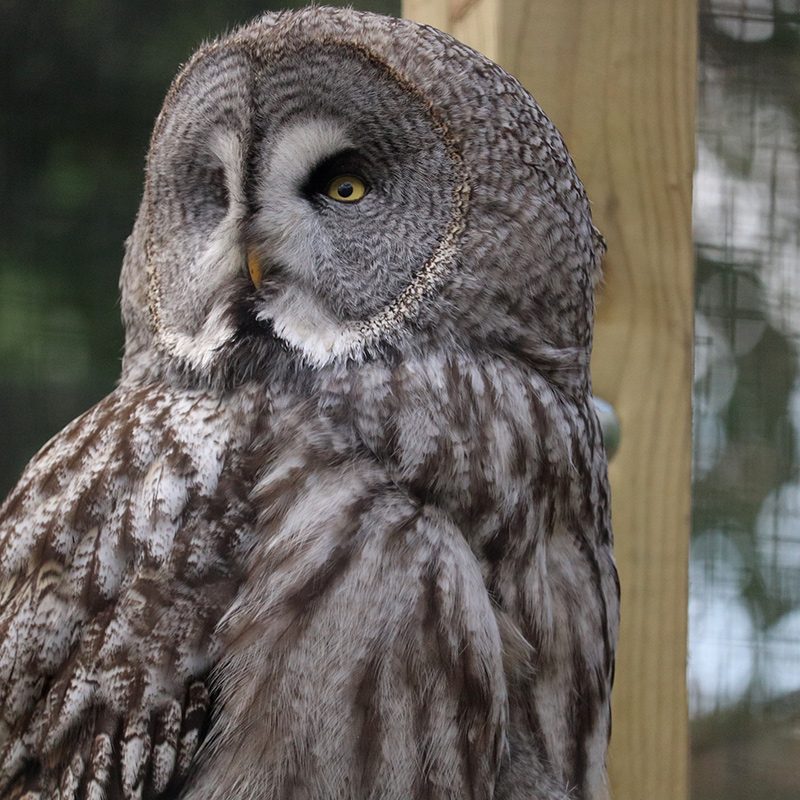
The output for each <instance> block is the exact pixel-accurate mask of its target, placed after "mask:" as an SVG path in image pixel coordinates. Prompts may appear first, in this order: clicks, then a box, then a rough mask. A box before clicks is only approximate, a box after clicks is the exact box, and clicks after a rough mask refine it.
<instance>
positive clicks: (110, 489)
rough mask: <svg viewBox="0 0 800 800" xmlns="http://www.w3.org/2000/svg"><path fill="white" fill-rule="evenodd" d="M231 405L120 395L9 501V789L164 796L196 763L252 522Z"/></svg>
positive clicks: (2, 715) (0, 713)
mask: <svg viewBox="0 0 800 800" xmlns="http://www.w3.org/2000/svg"><path fill="white" fill-rule="evenodd" d="M231 413H232V412H231V411H230V410H229V409H226V408H223V407H221V406H220V404H219V403H215V402H212V401H211V400H210V399H209V398H207V397H204V396H203V395H201V394H196V395H192V394H189V393H186V392H183V393H175V392H172V391H171V390H169V389H159V388H157V387H153V386H150V387H144V388H140V389H137V390H136V391H133V390H128V391H123V390H117V391H116V392H114V393H113V394H111V395H109V396H108V397H107V398H106V399H105V400H103V401H101V402H100V403H99V404H98V405H97V406H96V407H95V408H93V409H92V410H91V411H89V412H87V413H86V414H85V415H83V416H82V417H80V418H79V419H77V420H76V421H75V422H73V423H72V424H71V425H69V426H68V427H67V428H66V429H65V430H64V431H62V432H61V433H60V434H58V435H57V436H56V437H55V438H54V439H53V440H52V441H51V442H50V443H49V444H48V445H46V446H45V447H44V448H43V449H42V451H40V452H39V453H38V454H37V456H36V457H35V458H34V459H33V461H32V462H31V463H30V465H29V466H28V467H27V469H26V471H25V473H24V474H23V476H22V478H21V480H20V482H19V484H18V485H17V487H16V488H15V489H14V491H13V492H12V494H11V495H10V496H9V498H8V499H7V501H6V502H5V504H4V505H3V507H2V509H0V795H2V796H3V797H17V796H23V795H24V796H26V797H28V796H30V797H36V796H41V797H56V796H57V797H59V798H62V800H66V799H67V798H72V797H98V798H100V797H105V798H114V797H125V798H142V797H144V798H153V797H157V796H159V795H160V794H161V793H162V792H164V790H165V789H166V788H167V787H168V786H170V787H172V788H174V787H175V785H176V784H177V783H179V782H180V781H181V779H182V777H183V776H184V775H185V773H186V769H187V767H188V763H189V761H190V760H191V758H192V756H193V754H194V751H195V749H196V747H197V745H198V743H199V739H200V737H201V735H202V731H203V726H204V719H205V711H206V707H207V692H206V688H205V686H204V684H203V680H204V678H205V676H206V675H207V673H208V670H209V668H210V666H211V665H212V663H213V660H214V658H215V652H214V640H213V630H214V627H215V625H216V623H217V621H218V619H219V617H220V616H221V614H222V613H223V612H224V610H225V608H226V607H227V606H228V604H229V603H230V601H231V598H232V596H233V594H234V592H235V587H236V585H237V582H238V577H239V576H238V574H237V567H236V552H237V547H238V546H239V544H240V539H241V537H242V535H243V531H246V530H247V527H248V524H249V522H248V505H247V503H246V500H245V495H246V490H247V487H246V486H245V485H244V481H243V480H241V478H242V470H243V469H244V467H243V463H244V462H243V460H242V458H241V457H240V453H241V447H240V445H241V442H239V441H238V440H236V439H235V438H234V437H235V436H241V432H240V431H241V425H237V424H232V423H233V422H236V421H238V420H232V419H231V418H230V416H231ZM26 792H30V793H31V794H29V795H28V794H26Z"/></svg>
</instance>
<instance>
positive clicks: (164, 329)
mask: <svg viewBox="0 0 800 800" xmlns="http://www.w3.org/2000/svg"><path fill="white" fill-rule="evenodd" d="M600 249H601V244H600V240H599V237H598V236H597V233H596V231H595V230H594V228H593V227H592V224H591V217H590V212H589V207H588V203H587V200H586V197H585V194H584V191H583V188H582V186H581V183H580V181H579V180H578V178H577V176H576V175H575V171H574V168H573V165H572V162H571V160H570V158H569V156H568V154H567V152H566V149H565V147H564V144H563V142H562V140H561V137H560V136H559V134H558V132H557V131H556V130H555V128H554V127H553V125H552V124H551V123H550V121H549V120H548V119H547V118H546V117H545V116H544V114H543V113H542V111H541V110H540V109H539V107H538V105H537V104H536V103H535V101H534V100H533V99H532V98H531V96H530V95H529V94H528V93H527V92H526V91H525V90H524V89H522V87H521V86H520V85H519V84H518V83H517V81H515V80H514V79H513V78H511V77H510V76H509V75H508V74H506V73H505V72H504V71H503V70H502V69H500V68H499V67H498V66H497V65H495V64H493V63H492V62H490V61H488V60H487V59H486V58H484V57H483V56H481V55H479V54H478V53H476V52H474V51H473V50H471V49H469V48H467V47H465V46H464V45H462V44H460V43H458V42H457V41H455V40H453V39H452V38H450V37H449V36H447V35H445V34H443V33H440V32H438V31H436V30H434V29H432V28H428V27H424V26H419V25H416V24H414V23H412V22H408V21H404V20H397V19H390V18H386V17H380V16H375V15H372V14H364V13H358V12H354V11H349V10H341V9H326V8H307V9H304V10H301V11H296V12H289V13H283V14H278V15H267V16H264V17H262V18H260V19H258V20H256V21H255V22H253V23H251V24H250V25H248V26H246V27H244V28H242V29H240V30H239V31H237V32H235V33H234V34H232V35H231V36H229V37H227V38H224V39H221V40H219V41H216V42H213V43H211V44H209V45H207V46H205V47H203V48H202V49H200V50H199V51H198V52H197V53H196V54H195V56H194V57H193V58H192V60H191V61H190V62H189V64H188V65H187V66H186V67H185V68H184V69H183V71H182V72H181V73H180V74H179V75H178V77H177V78H176V80H175V81H174V83H173V85H172V87H171V89H170V91H169V93H168V95H167V98H166V101H165V103H164V107H163V109H162V111H161V114H160V116H159V118H158V120H157V122H156V126H155V130H154V132H153V137H152V141H151V146H150V152H149V156H148V161H147V169H146V181H145V189H144V196H143V199H142V204H141V207H140V210H139V214H138V217H137V221H136V225H135V228H134V232H133V234H132V236H131V238H130V240H129V242H128V248H127V252H126V258H125V264H124V267H123V274H122V280H121V288H122V304H123V316H124V320H125V324H126V332H127V341H126V354H125V364H124V374H126V375H129V376H133V377H136V376H140V375H143V374H148V375H152V373H153V370H155V371H157V372H168V371H170V370H177V371H179V372H180V373H182V374H184V375H188V376H190V379H192V380H198V381H206V380H208V379H209V376H210V375H212V374H215V373H219V372H220V371H222V372H225V371H226V370H227V372H228V374H230V364H236V365H238V366H237V368H239V367H241V368H242V369H244V370H245V371H246V372H247V374H249V375H253V374H257V373H258V372H259V370H261V369H268V359H266V358H264V357H263V354H264V353H265V352H267V351H268V348H266V345H267V344H268V343H271V344H272V345H273V346H275V345H276V344H278V345H280V346H281V347H282V348H284V349H285V350H287V351H288V352H289V353H290V354H292V355H293V357H295V358H296V360H297V362H298V364H304V365H305V366H306V367H307V368H308V369H324V368H325V367H326V366H328V365H331V364H335V363H341V362H347V361H350V360H355V361H358V360H363V359H369V358H380V357H381V354H382V353H384V352H386V351H387V349H391V350H393V351H398V350H399V351H400V352H403V351H408V350H414V349H419V348H422V349H424V348H426V347H430V346H444V347H449V348H454V349H462V350H469V351H470V352H481V351H488V352H491V353H492V354H495V355H497V356H499V357H508V358H517V359H524V360H525V361H526V362H528V363H529V364H530V366H531V367H532V368H534V369H541V370H548V371H552V373H553V375H554V376H556V378H557V379H558V380H561V381H563V382H565V383H570V382H572V383H575V382H577V383H578V384H581V385H584V384H585V381H586V371H587V364H588V351H589V348H590V346H591V326H592V307H593V300H592V297H593V289H594V285H595V283H596V279H597V275H598V272H599V266H598V265H599V256H600ZM259 359H260V360H259Z"/></svg>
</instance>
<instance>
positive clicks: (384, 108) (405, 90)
mask: <svg viewBox="0 0 800 800" xmlns="http://www.w3.org/2000/svg"><path fill="white" fill-rule="evenodd" d="M341 174H344V175H345V176H346V177H347V178H348V180H349V181H350V183H349V184H348V186H350V189H352V187H353V186H356V187H357V186H358V185H359V183H358V181H359V180H360V178H356V179H354V178H352V177H351V176H354V175H355V176H364V183H365V184H366V185H367V186H368V189H369V191H368V193H366V194H365V196H364V197H363V199H359V201H358V202H345V201H346V200H347V199H348V198H347V197H346V196H342V197H338V198H334V196H333V195H332V194H331V190H330V189H326V187H329V186H332V185H334V184H336V176H337V175H341ZM336 185H337V186H338V185H339V184H336ZM326 191H327V194H326ZM345 191H348V190H345ZM253 253H255V254H256V256H253V255H252V254H253ZM248 254H250V255H248ZM598 256H599V244H598V241H597V238H596V235H595V232H594V230H593V228H592V226H591V220H590V217H589V212H588V204H587V203H586V199H585V196H584V195H583V191H582V188H581V187H580V184H579V182H578V181H577V178H576V177H575V175H574V171H573V168H572V165H571V162H570V161H569V157H568V156H567V155H566V151H565V150H564V148H563V144H562V143H561V141H560V138H559V137H558V134H557V133H556V132H555V130H554V129H553V128H552V126H551V125H550V123H549V122H548V121H547V120H546V118H545V117H544V116H543V115H542V114H541V112H540V111H539V109H538V107H537V106H536V105H535V103H534V102H533V100H532V99H531V98H530V97H529V96H528V95H527V94H526V93H525V92H524V90H522V89H521V88H520V87H519V85H518V84H517V83H516V82H515V81H513V79H511V78H509V77H508V76H507V75H505V73H503V72H502V70H500V69H499V68H498V67H496V66H495V65H493V64H491V63H490V62H488V61H486V60H485V59H483V58H481V57H479V56H478V55H477V54H475V53H473V52H472V51H470V50H469V49H467V48H465V47H463V46H462V45H459V44H458V43H456V42H454V41H453V40H451V39H449V38H448V37H446V36H444V35H443V34H440V33H438V32H436V31H433V30H432V29H427V28H420V27H418V26H414V25H412V24H410V23H406V22H401V21H397V20H388V19H384V18H376V17H373V16H371V15H361V14H356V13H354V12H349V11H332V10H329V9H309V10H305V11H300V12H295V13H292V14H285V15H277V16H267V17H265V18H262V19H261V20H258V21H256V22H255V23H253V24H252V25H251V26H249V27H247V28H244V29H242V30H241V31H239V32H237V33H236V34H234V35H233V36H231V37H229V38H228V39H225V40H221V41H220V42H217V43H213V44H211V45H209V46H207V47H206V48H204V49H203V50H201V51H200V53H199V54H198V55H197V56H196V57H195V58H194V59H193V60H192V62H191V63H190V64H189V65H188V66H187V67H186V68H185V69H184V71H183V72H182V74H181V76H179V78H178V79H177V80H176V82H175V84H174V86H173V88H172V90H171V91H170V94H169V96H168V98H167V101H166V103H165V108H164V110H163V111H162V114H161V117H160V118H159V121H158V123H157V125H156V130H155V132H154V135H153V142H152V145H151V152H150V156H149V160H148V173H147V183H146V186H145V196H144V199H143V202H142V209H141V210H140V214H139V217H138V219H137V224H136V228H135V229H134V234H133V236H132V238H131V241H130V242H129V245H128V250H127V254H126V263H125V267H124V270H123V279H122V289H123V313H124V316H125V321H126V332H127V341H126V354H125V361H124V364H123V375H122V378H121V381H120V385H119V387H118V388H117V389H116V390H115V392H114V393H113V394H112V395H110V396H109V397H108V398H106V399H105V400H104V401H102V402H101V403H100V404H99V405H98V406H97V407H95V408H94V409H93V410H92V411H90V412H88V413H87V414H86V415H84V416H83V417H81V418H80V419H78V420H76V421H75V422H74V423H73V424H72V425H70V426H69V427H68V428H67V429H65V431H64V432H62V433H61V434H59V436H57V437H56V438H55V439H54V440H53V441H52V442H50V444H49V445H47V447H46V448H45V449H44V450H43V451H42V452H41V453H40V454H39V455H38V456H37V457H36V458H35V459H34V460H33V461H32V462H31V464H30V465H29V467H28V469H27V470H26V472H25V474H23V476H22V479H21V481H20V483H19V485H18V487H17V488H16V489H15V490H14V492H13V493H12V495H11V496H10V497H9V499H8V500H7V501H6V504H5V506H4V507H3V510H2V516H1V517H0V525H1V526H2V527H0V578H1V579H2V581H3V583H2V595H1V597H2V606H0V706H1V707H2V719H1V720H0V748H2V749H0V795H2V796H3V797H6V796H8V797H22V796H24V794H25V792H26V791H34V792H35V791H39V792H41V796H42V797H50V796H56V792H57V791H59V792H60V794H59V795H58V796H59V797H63V798H67V797H87V798H90V797H98V798H100V797H107V798H114V797H144V798H156V797H182V798H192V799H193V800H199V799H200V798H209V799H212V798H248V799H249V798H253V800H256V798H261V799H263V800H271V799H272V798H309V799H310V798H342V800H344V798H353V799H358V800H360V799H361V798H365V799H366V798H397V799H398V800H400V798H420V800H421V799H422V798H453V799H454V800H455V798H467V797H471V798H476V800H477V799H478V798H487V800H488V799H489V798H497V800H501V799H502V798H507V799H508V800H523V798H526V799H530V800H566V798H573V799H577V798H586V800H590V799H592V800H593V799H594V798H601V797H603V796H604V794H605V767H604V761H605V751H606V746H607V738H608V730H609V693H610V683H611V677H612V672H613V653H614V642H615V636H616V626H617V613H618V587H617V583H616V573H615V570H614V566H613V561H612V557H611V535H610V526H609V509H608V497H607V488H606V476H605V456H604V453H603V449H602V442H601V437H600V432H599V427H598V423H597V419H596V416H595V413H594V409H593V406H592V403H591V390H590V383H589V379H588V355H589V349H590V346H591V317H592V290H593V286H594V283H595V281H596V278H597V271H598V266H597V262H598ZM254 261H256V262H257V263H258V265H259V266H258V267H257V268H256V269H255V270H254V269H253V268H252V266H251V269H250V275H251V277H252V282H251V281H250V280H248V277H247V272H248V270H247V267H246V264H248V263H250V264H251V265H252V263H253V262H254ZM262 269H263V273H264V274H263V279H262V278H261V275H260V272H261V271H262ZM253 284H255V285H253ZM198 745H199V749H198Z"/></svg>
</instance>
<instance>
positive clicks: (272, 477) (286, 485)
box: [186, 418, 507, 800]
mask: <svg viewBox="0 0 800 800" xmlns="http://www.w3.org/2000/svg"><path fill="white" fill-rule="evenodd" d="M322 427H323V426H318V427H315V425H314V423H313V422H312V421H310V420H308V421H306V422H305V423H303V422H302V421H301V422H299V423H298V425H297V427H296V428H294V429H292V427H291V425H290V420H286V419H281V420H279V421H278V422H275V418H273V428H274V429H279V428H280V429H281V430H282V431H283V435H282V442H275V441H273V443H272V444H271V445H270V454H271V459H270V460H269V461H266V460H264V463H266V464H267V467H266V469H265V470H264V471H263V472H262V473H261V474H260V476H259V480H258V482H257V484H256V486H255V488H254V491H253V495H252V496H253V502H254V504H255V505H256V507H257V508H258V509H259V517H258V522H259V537H258V540H257V542H256V543H255V544H254V548H253V550H252V551H251V553H250V555H249V559H248V570H247V576H246V578H245V580H244V582H243V583H242V586H241V588H240V591H239V593H238V595H237V599H236V601H235V603H234V604H233V606H232V608H231V611H230V612H229V613H228V615H226V617H225V619H224V620H223V621H222V623H221V625H220V635H221V636H222V637H223V638H224V640H225V647H224V651H225V652H224V655H223V657H222V658H221V660H220V663H219V664H218V666H217V668H216V670H215V683H216V685H217V686H218V691H219V694H218V695H215V714H214V717H215V718H214V721H213V723H212V726H211V730H210V732H209V736H208V739H207V740H206V747H205V750H204V754H203V755H202V756H201V758H200V759H199V764H200V771H199V772H198V773H197V774H195V775H194V776H193V777H192V778H191V780H190V783H189V788H188V792H187V794H186V798H187V800H200V799H201V798H202V800H223V798H230V797H256V796H257V797H259V798H263V799H264V800H268V799H270V800H271V799H272V798H276V799H277V798H283V797H293V798H309V800H310V799H311V798H328V799H329V800H333V799H334V798H363V799H364V800H366V799H367V798H385V799H386V800H401V798H402V800H444V798H450V799H451V800H455V798H463V797H472V798H475V800H481V799H485V798H491V797H493V796H494V786H495V784H496V780H497V777H498V774H499V772H500V769H501V766H502V763H503V760H504V759H505V757H506V756H507V752H506V714H507V697H506V685H505V677H504V674H503V666H502V656H501V651H502V648H501V643H500V636H499V631H498V627H497V622H496V620H495V616H494V613H493V610H492V605H491V601H490V598H489V596H488V593H487V591H486V588H485V586H484V584H483V580H482V577H481V572H480V568H479V565H478V563H477V561H476V559H475V557H474V555H473V554H472V552H471V550H470V548H469V546H468V544H467V542H466V540H465V539H464V536H463V534H462V533H461V531H460V530H459V529H458V528H457V526H456V525H454V524H453V522H452V521H451V520H450V519H449V518H448V517H447V516H446V514H444V513H443V512H442V511H441V510H440V509H437V508H435V507H432V506H428V505H425V504H424V503H421V502H419V501H417V500H415V499H414V498H412V497H410V496H409V495H408V494H407V493H406V492H405V491H404V490H403V489H402V488H401V487H399V486H398V485H396V484H395V483H394V482H393V481H392V480H390V478H389V477H388V475H387V474H386V472H385V471H384V470H383V469H382V467H381V466H380V465H379V464H377V463H376V462H375V460H374V458H372V457H371V455H370V454H365V453H359V452H354V451H351V450H350V449H349V448H348V447H347V446H346V445H345V446H343V447H342V448H339V447H338V446H337V442H336V441H335V438H336V437H335V436H334V437H328V436H327V435H326V433H325V431H324V430H323V429H322ZM256 731H257V735H256V733H255V732H256Z"/></svg>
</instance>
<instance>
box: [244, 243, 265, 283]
mask: <svg viewBox="0 0 800 800" xmlns="http://www.w3.org/2000/svg"><path fill="white" fill-rule="evenodd" d="M247 271H248V272H249V273H250V280H251V281H253V286H255V287H256V289H258V287H259V286H261V278H262V277H263V276H262V272H261V260H260V259H259V257H258V255H257V254H256V252H255V251H254V250H248V251H247Z"/></svg>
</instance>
